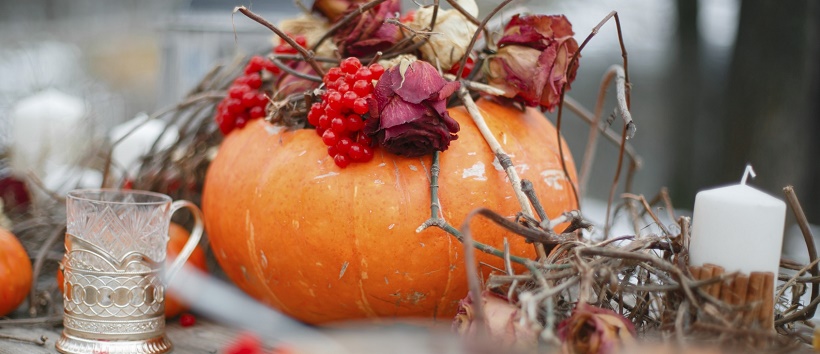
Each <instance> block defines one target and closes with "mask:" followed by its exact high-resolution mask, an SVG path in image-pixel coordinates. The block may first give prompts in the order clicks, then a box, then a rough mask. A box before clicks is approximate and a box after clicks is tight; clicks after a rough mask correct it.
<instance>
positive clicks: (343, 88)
mask: <svg viewBox="0 0 820 354" xmlns="http://www.w3.org/2000/svg"><path fill="white" fill-rule="evenodd" d="M336 90H337V91H339V93H341V94H343V95H344V94H345V93H346V92H347V91H350V85H348V83H346V82H345V83H341V84H339V88H337V89H336Z"/></svg>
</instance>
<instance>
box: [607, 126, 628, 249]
mask: <svg viewBox="0 0 820 354" xmlns="http://www.w3.org/2000/svg"><path fill="white" fill-rule="evenodd" d="M626 132H627V128H626V126H624V128H623V131H622V133H621V150H620V152H619V153H618V166H617V167H616V168H615V177H614V178H613V179H612V187H610V188H609V201H608V202H607V204H606V223H605V224H604V239H606V238H607V237H609V228H610V227H611V226H612V225H611V224H610V219H611V218H612V215H611V214H612V213H611V211H610V210H611V208H612V200H613V199H615V189H617V188H618V180H619V179H620V178H621V167H622V166H623V162H624V148H623V146H624V143H625V142H626Z"/></svg>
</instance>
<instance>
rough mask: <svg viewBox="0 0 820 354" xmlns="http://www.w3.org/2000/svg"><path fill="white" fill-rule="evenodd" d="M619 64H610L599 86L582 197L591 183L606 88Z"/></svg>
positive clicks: (585, 161)
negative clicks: (590, 178) (591, 171)
mask: <svg viewBox="0 0 820 354" xmlns="http://www.w3.org/2000/svg"><path fill="white" fill-rule="evenodd" d="M617 68H618V67H617V66H616V65H613V66H610V67H609V69H608V70H607V71H606V73H604V76H603V78H601V85H600V86H599V87H598V101H597V102H596V103H595V115H594V116H593V121H592V122H591V123H590V127H589V137H588V138H587V146H586V148H584V157H583V160H582V163H581V176H580V178H579V180H580V188H579V189H580V193H581V199H583V197H584V195H586V192H587V185H588V183H589V176H590V170H591V169H592V162H593V161H595V148H596V146H597V145H598V132H599V131H600V130H601V127H600V125H601V118H602V115H603V110H604V101H605V100H606V89H607V87H609V84H610V82H612V79H613V78H614V77H615V75H616V74H617Z"/></svg>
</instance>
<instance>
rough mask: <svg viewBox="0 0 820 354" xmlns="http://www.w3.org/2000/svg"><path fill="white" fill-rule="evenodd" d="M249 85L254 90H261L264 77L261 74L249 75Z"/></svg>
mask: <svg viewBox="0 0 820 354" xmlns="http://www.w3.org/2000/svg"><path fill="white" fill-rule="evenodd" d="M247 84H248V86H250V87H251V88H252V89H254V90H256V89H259V88H260V87H262V77H261V76H259V73H251V74H249V75H248V78H247Z"/></svg>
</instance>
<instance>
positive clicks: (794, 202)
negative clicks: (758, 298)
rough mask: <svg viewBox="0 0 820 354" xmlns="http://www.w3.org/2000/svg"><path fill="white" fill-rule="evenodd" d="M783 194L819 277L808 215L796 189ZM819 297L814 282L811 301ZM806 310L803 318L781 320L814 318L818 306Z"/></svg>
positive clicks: (819, 284) (818, 287)
mask: <svg viewBox="0 0 820 354" xmlns="http://www.w3.org/2000/svg"><path fill="white" fill-rule="evenodd" d="M783 193H784V194H785V195H786V201H787V202H788V203H789V207H791V209H792V212H794V217H795V218H796V219H797V225H798V226H800V231H801V233H802V234H803V240H805V241H806V248H807V249H808V252H809V261H810V262H811V263H812V266H811V275H813V276H818V275H820V267H818V264H817V263H818V262H817V260H818V258H817V246H816V245H815V244H814V235H812V232H811V227H809V221H808V219H807V218H806V213H804V212H803V207H802V206H801V205H800V201H799V200H798V199H797V194H796V193H795V192H794V187H792V186H786V187H785V188H783ZM818 295H820V282H814V283H812V285H811V299H812V300H815V299H816V298H817V297H818ZM812 302H814V301H812ZM804 310H805V312H804V313H803V314H802V315H801V316H797V315H798V314H799V313H794V314H792V315H791V316H788V317H786V318H783V319H781V322H782V323H788V322H789V321H795V320H805V319H809V318H812V317H814V314H815V312H816V311H817V304H816V303H815V304H814V305H813V306H807V307H805V308H804ZM792 318H793V319H792Z"/></svg>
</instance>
